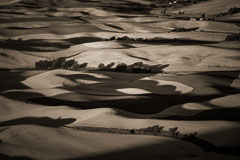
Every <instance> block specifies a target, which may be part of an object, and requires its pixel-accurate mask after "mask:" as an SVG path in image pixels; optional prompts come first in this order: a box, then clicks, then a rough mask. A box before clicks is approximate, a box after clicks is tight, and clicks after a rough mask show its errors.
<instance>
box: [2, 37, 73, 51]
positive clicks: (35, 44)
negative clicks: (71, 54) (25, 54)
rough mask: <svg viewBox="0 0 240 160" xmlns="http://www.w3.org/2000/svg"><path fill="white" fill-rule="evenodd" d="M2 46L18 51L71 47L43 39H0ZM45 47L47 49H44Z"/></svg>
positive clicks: (55, 49) (52, 49)
mask: <svg viewBox="0 0 240 160" xmlns="http://www.w3.org/2000/svg"><path fill="white" fill-rule="evenodd" d="M0 46H1V48H3V49H13V50H18V51H30V52H49V51H58V50H63V49H67V48H69V46H68V45H64V44H61V43H53V42H44V41H43V40H37V39H36V40H33V39H31V40H21V39H20V40H11V39H8V40H0ZM44 48H45V49H44Z"/></svg>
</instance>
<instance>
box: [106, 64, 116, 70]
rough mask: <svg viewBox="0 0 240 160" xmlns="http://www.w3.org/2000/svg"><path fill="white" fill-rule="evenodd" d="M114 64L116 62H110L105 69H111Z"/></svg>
mask: <svg viewBox="0 0 240 160" xmlns="http://www.w3.org/2000/svg"><path fill="white" fill-rule="evenodd" d="M114 65H115V63H110V64H108V65H107V66H106V67H105V69H111V68H112V67H113V66H114Z"/></svg>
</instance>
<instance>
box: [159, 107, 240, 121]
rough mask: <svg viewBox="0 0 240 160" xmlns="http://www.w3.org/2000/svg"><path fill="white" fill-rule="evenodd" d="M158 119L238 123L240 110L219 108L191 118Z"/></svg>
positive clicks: (170, 117)
mask: <svg viewBox="0 0 240 160" xmlns="http://www.w3.org/2000/svg"><path fill="white" fill-rule="evenodd" d="M239 107H240V106H239ZM158 119H167V120H184V121H203V120H204V121H210V120H211V121H212V120H225V121H240V108H235V107H234V108H220V109H211V110H207V111H202V112H200V113H197V114H195V115H193V116H178V115H176V116H169V117H163V118H158Z"/></svg>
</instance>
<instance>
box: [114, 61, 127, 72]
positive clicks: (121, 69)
mask: <svg viewBox="0 0 240 160" xmlns="http://www.w3.org/2000/svg"><path fill="white" fill-rule="evenodd" d="M126 69H127V64H125V63H120V64H118V65H117V67H116V71H119V72H124V71H126Z"/></svg>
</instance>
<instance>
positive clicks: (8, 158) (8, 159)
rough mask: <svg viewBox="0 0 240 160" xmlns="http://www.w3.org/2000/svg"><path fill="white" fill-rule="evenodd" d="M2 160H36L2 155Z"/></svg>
mask: <svg viewBox="0 0 240 160" xmlns="http://www.w3.org/2000/svg"><path fill="white" fill-rule="evenodd" d="M0 159H1V160H34V159H32V158H30V157H27V156H10V155H7V154H3V153H0Z"/></svg>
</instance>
